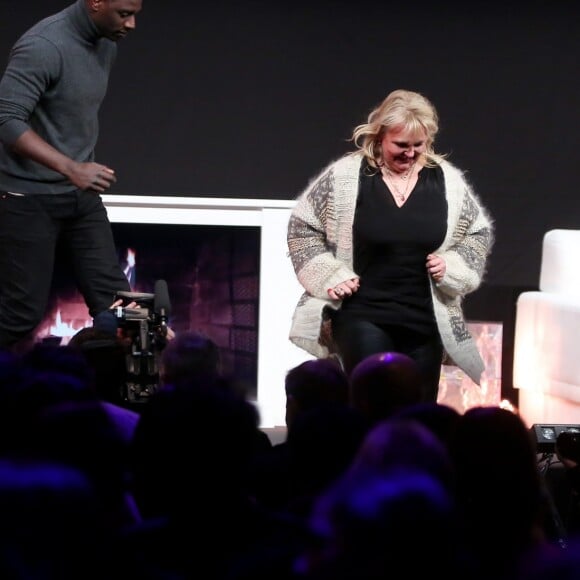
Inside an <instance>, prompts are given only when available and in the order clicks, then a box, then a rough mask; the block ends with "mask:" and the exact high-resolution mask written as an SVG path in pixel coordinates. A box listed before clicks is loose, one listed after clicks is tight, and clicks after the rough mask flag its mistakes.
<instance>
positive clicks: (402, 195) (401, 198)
mask: <svg viewBox="0 0 580 580" xmlns="http://www.w3.org/2000/svg"><path fill="white" fill-rule="evenodd" d="M381 169H384V170H385V171H384V173H383V175H384V176H385V179H386V180H387V181H388V183H387V185H389V184H390V185H391V186H392V188H393V190H394V191H393V193H394V196H395V198H396V200H397V201H398V202H399V203H400V204H402V203H405V200H406V199H407V192H408V191H409V183H410V181H411V180H410V179H409V178H410V177H411V175H412V174H413V169H415V164H414V163H413V165H411V167H409V169H407V171H405V173H403V174H401V175H398V176H397V177H400V178H401V179H402V180H403V181H404V182H405V191H403V192H402V191H401V190H400V189H399V188H398V187H397V184H396V183H395V181H394V179H393V177H394V174H393V172H392V171H391V170H390V169H389V168H388V167H387V166H386V165H383V166H382V167H381Z"/></svg>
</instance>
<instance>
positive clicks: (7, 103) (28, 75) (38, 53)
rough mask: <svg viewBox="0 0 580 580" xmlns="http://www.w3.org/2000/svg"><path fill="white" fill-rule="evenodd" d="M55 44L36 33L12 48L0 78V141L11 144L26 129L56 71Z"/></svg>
mask: <svg viewBox="0 0 580 580" xmlns="http://www.w3.org/2000/svg"><path fill="white" fill-rule="evenodd" d="M60 67H61V62H60V55H59V53H58V50H57V49H56V47H55V46H54V45H53V44H52V43H51V42H49V41H47V40H46V39H44V38H42V37H40V36H36V35H26V36H24V37H22V38H21V39H20V40H19V41H18V42H17V43H16V44H15V45H14V48H13V49H12V52H11V54H10V59H9V62H8V65H7V67H6V70H5V72H4V75H3V77H2V79H1V80H0V142H1V143H3V144H5V145H7V146H11V145H13V144H14V142H15V141H16V140H17V139H18V138H19V137H20V136H21V135H22V134H23V133H24V132H25V131H27V130H28V129H30V128H31V127H30V117H31V115H32V113H33V111H34V110H35V109H36V105H37V103H38V102H39V100H40V98H41V95H42V94H43V93H44V92H45V91H46V90H47V89H49V88H50V86H51V84H52V81H53V79H55V78H57V77H58V75H59V70H60Z"/></svg>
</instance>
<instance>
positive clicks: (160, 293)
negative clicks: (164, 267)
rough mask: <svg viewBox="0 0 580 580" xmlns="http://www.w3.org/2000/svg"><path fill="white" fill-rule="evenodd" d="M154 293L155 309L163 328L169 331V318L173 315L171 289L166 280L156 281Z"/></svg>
mask: <svg viewBox="0 0 580 580" xmlns="http://www.w3.org/2000/svg"><path fill="white" fill-rule="evenodd" d="M154 295H155V298H154V299H153V311H154V312H155V314H156V315H157V316H158V317H159V321H160V323H161V326H162V328H163V329H164V331H165V332H167V320H168V319H169V316H170V315H171V300H170V299H169V289H168V288H167V282H166V281H165V280H156V281H155V290H154Z"/></svg>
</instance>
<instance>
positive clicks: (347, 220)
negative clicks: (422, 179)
mask: <svg viewBox="0 0 580 580" xmlns="http://www.w3.org/2000/svg"><path fill="white" fill-rule="evenodd" d="M362 160H363V157H362V155H361V154H359V153H354V154H348V155H345V156H344V157H342V158H340V159H338V160H336V161H334V162H332V163H331V164H329V165H328V166H327V167H326V168H325V169H324V170H323V171H322V172H320V173H319V174H318V175H317V176H316V177H315V178H314V179H313V180H312V181H311V182H310V183H309V184H308V186H307V187H306V189H305V190H304V191H303V192H302V193H301V194H300V195H299V196H298V198H297V201H296V205H295V207H294V209H293V210H292V213H291V215H290V219H289V222H288V230H287V243H288V250H289V257H290V260H291V262H292V265H293V267H294V271H295V273H296V276H297V278H298V281H299V282H300V284H301V285H302V286H303V287H304V290H305V292H304V293H303V294H302V296H301V298H300V300H299V301H298V304H297V306H296V308H295V311H294V315H293V317H292V324H291V329H290V335H289V339H290V341H291V342H292V343H293V344H295V345H296V346H298V347H300V348H301V349H303V350H305V351H307V352H308V353H310V354H312V355H314V356H315V357H317V358H325V357H328V356H329V355H331V354H332V353H333V352H334V348H333V344H332V337H331V332H330V322H329V317H328V309H335V310H336V309H338V308H340V306H341V301H340V300H332V299H330V298H329V296H328V289H329V288H333V287H334V286H336V285H337V284H340V283H341V282H344V281H345V280H349V279H351V278H355V277H357V276H358V275H357V273H356V272H355V271H354V270H353V239H352V226H353V221H354V212H355V207H356V199H357V196H358V192H359V172H360V167H361V163H362ZM441 169H442V170H443V175H444V179H445V197H446V199H447V205H448V217H447V233H446V235H445V239H444V241H443V243H442V244H441V246H440V247H439V248H438V249H437V250H436V251H435V253H436V254H437V255H439V256H441V257H442V258H443V259H444V260H445V264H446V272H445V276H444V278H443V279H442V280H441V281H439V282H437V283H435V282H434V281H433V280H432V278H429V280H430V287H431V295H432V297H433V308H434V313H435V319H436V322H437V328H438V330H439V334H440V336H441V341H442V344H443V348H444V355H445V356H444V359H445V363H447V364H453V365H456V366H457V367H459V368H460V369H461V370H463V371H464V372H465V373H466V374H467V376H469V377H470V378H471V379H472V380H473V381H474V382H475V383H477V384H479V383H480V379H481V374H482V372H483V371H484V363H483V360H482V358H481V355H480V353H479V351H478V349H477V346H476V344H475V341H474V339H473V337H472V336H471V334H470V332H469V330H468V329H467V326H466V323H465V317H464V314H463V310H462V299H463V297H464V296H465V295H466V294H468V293H470V292H473V291H474V290H476V289H477V288H478V287H479V285H480V284H481V282H482V279H483V275H484V273H485V268H486V262H487V257H488V255H489V252H490V251H491V247H492V244H493V236H494V232H493V223H492V220H491V218H490V216H489V215H488V213H487V211H486V209H485V208H484V207H483V206H482V204H481V203H480V201H479V199H478V198H477V196H476V194H475V193H474V191H473V189H472V187H471V186H470V184H469V183H468V182H467V180H466V179H465V177H464V175H463V174H462V172H461V171H460V170H459V169H458V168H456V167H455V166H453V165H452V164H451V163H449V162H448V161H442V162H441ZM361 283H363V284H364V280H361Z"/></svg>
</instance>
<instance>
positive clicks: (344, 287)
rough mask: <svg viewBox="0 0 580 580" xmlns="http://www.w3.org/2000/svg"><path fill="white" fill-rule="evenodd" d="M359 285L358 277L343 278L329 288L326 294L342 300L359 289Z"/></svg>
mask: <svg viewBox="0 0 580 580" xmlns="http://www.w3.org/2000/svg"><path fill="white" fill-rule="evenodd" d="M359 286H360V280H359V278H351V279H350V280H345V281H344V282H341V283H340V284H337V285H336V286H335V287H334V288H329V289H328V295H329V296H330V297H331V298H332V299H333V300H342V299H343V298H346V297H347V296H352V295H353V294H354V293H355V292H356V291H357V290H358V289H359Z"/></svg>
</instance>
